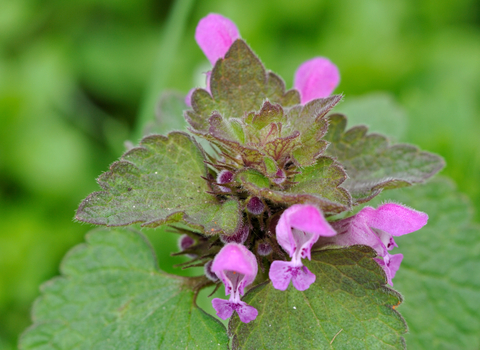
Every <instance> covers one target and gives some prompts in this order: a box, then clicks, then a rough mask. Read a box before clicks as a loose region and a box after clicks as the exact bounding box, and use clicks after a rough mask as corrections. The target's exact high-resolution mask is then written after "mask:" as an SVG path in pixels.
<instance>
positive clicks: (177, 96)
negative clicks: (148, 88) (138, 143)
mask: <svg viewBox="0 0 480 350" xmlns="http://www.w3.org/2000/svg"><path fill="white" fill-rule="evenodd" d="M186 109H188V106H187V105H186V104H185V95H183V94H181V93H178V92H176V91H164V92H163V93H162V95H161V96H160V98H159V100H158V102H157V106H156V109H155V121H153V122H151V123H149V124H147V126H146V127H145V131H144V133H143V134H144V135H151V134H166V133H168V132H170V131H174V130H185V128H186V126H187V123H186V122H185V118H184V117H183V111H185V110H186Z"/></svg>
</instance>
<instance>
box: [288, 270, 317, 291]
mask: <svg viewBox="0 0 480 350" xmlns="http://www.w3.org/2000/svg"><path fill="white" fill-rule="evenodd" d="M316 279H317V277H316V276H315V275H314V274H313V273H312V272H311V271H310V270H309V269H308V268H307V267H306V266H302V267H297V269H296V270H295V271H293V273H292V283H293V286H294V287H295V288H296V289H297V290H299V291H304V290H307V289H308V288H310V285H311V284H312V283H313V282H315V280H316Z"/></svg>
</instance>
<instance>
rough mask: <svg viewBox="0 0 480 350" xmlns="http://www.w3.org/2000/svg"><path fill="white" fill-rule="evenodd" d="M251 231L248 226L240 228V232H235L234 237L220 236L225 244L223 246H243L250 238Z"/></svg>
mask: <svg viewBox="0 0 480 350" xmlns="http://www.w3.org/2000/svg"><path fill="white" fill-rule="evenodd" d="M249 231H250V230H249V228H248V226H242V228H240V230H238V231H237V232H235V233H234V234H233V235H230V236H227V235H220V240H221V241H222V242H223V244H228V243H238V244H243V243H245V241H246V240H247V238H248V233H249Z"/></svg>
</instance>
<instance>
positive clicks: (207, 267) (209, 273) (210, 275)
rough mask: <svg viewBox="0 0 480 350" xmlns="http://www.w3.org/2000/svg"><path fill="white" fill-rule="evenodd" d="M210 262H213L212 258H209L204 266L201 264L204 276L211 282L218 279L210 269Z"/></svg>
mask: <svg viewBox="0 0 480 350" xmlns="http://www.w3.org/2000/svg"><path fill="white" fill-rule="evenodd" d="M212 264H213V260H210V261H209V262H207V263H206V264H205V265H204V266H203V271H204V272H205V276H207V278H208V279H209V280H210V281H212V282H217V281H218V277H217V275H216V274H215V272H213V271H212Z"/></svg>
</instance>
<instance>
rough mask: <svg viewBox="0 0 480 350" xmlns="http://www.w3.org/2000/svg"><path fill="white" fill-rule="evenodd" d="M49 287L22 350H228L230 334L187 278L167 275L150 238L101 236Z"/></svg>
mask: <svg viewBox="0 0 480 350" xmlns="http://www.w3.org/2000/svg"><path fill="white" fill-rule="evenodd" d="M61 272H62V276H61V277H58V278H55V279H53V280H51V281H49V282H47V283H45V284H44V285H43V286H42V295H41V296H40V297H39V298H38V300H37V301H36V303H35V306H34V309H33V320H34V325H33V326H31V327H30V328H29V329H27V331H26V332H25V333H24V334H23V335H22V337H21V339H20V349H22V350H43V349H45V350H47V349H62V350H69V349H102V350H104V349H115V350H122V349H145V350H148V349H152V350H153V349H227V348H228V337H227V335H226V330H225V327H224V326H223V325H222V324H221V323H220V322H218V321H217V320H216V319H214V318H213V317H211V316H210V315H208V314H206V313H205V312H203V311H202V310H201V309H199V308H198V307H196V306H195V305H194V303H193V291H192V290H191V288H189V286H188V284H189V282H188V280H187V279H186V278H182V277H178V276H172V275H168V274H166V273H164V272H162V271H160V270H159V269H158V267H157V261H156V258H155V255H154V252H153V250H152V249H151V247H150V245H149V244H148V243H147V241H146V239H145V238H144V237H143V236H142V235H141V234H139V233H136V232H131V231H107V230H96V231H93V232H92V233H90V234H89V235H88V236H87V244H82V245H79V246H77V247H75V248H74V249H72V250H71V251H70V252H69V253H68V254H67V256H66V257H65V259H64V261H63V263H62V267H61Z"/></svg>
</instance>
